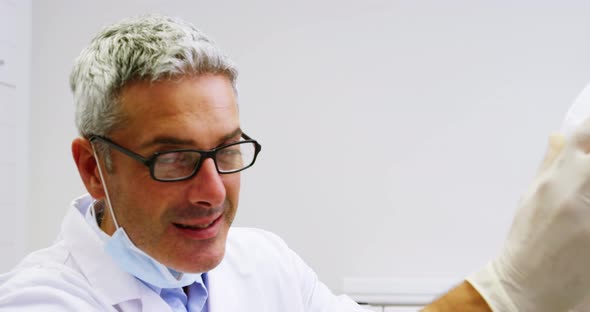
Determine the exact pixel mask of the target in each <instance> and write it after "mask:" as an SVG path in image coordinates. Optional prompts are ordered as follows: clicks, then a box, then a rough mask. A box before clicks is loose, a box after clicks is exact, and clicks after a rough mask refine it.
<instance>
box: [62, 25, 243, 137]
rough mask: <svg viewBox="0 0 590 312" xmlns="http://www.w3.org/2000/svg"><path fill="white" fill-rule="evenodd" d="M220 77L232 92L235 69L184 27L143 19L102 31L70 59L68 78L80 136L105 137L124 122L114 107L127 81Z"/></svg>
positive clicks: (198, 34)
mask: <svg viewBox="0 0 590 312" xmlns="http://www.w3.org/2000/svg"><path fill="white" fill-rule="evenodd" d="M207 73H214V74H224V75H226V76H227V77H228V78H229V79H230V81H231V83H232V86H233V88H234V90H236V91H237V89H236V79H237V69H236V68H235V65H234V64H233V62H232V61H231V60H230V59H229V58H228V57H227V56H226V55H225V54H224V53H223V52H222V51H221V50H220V49H219V48H217V47H216V46H215V44H214V42H213V41H212V40H211V39H209V38H208V37H207V35H205V34H204V33H203V32H201V31H200V30H199V29H197V28H196V27H195V26H193V25H192V24H190V23H187V22H185V21H182V20H180V19H177V18H172V17H166V16H160V15H146V16H140V17H136V18H131V19H127V20H123V21H121V22H119V23H117V24H114V25H112V26H108V27H106V28H105V29H103V30H102V31H101V32H100V33H99V34H98V35H97V36H96V37H94V39H92V41H91V43H90V45H89V46H88V47H87V48H86V49H84V50H83V51H82V53H81V54H80V56H79V57H78V58H77V59H76V62H75V64H74V68H73V70H72V73H71V75H70V87H71V89H72V93H73V96H74V104H75V110H76V126H77V128H78V132H79V133H80V135H82V136H84V137H86V138H88V137H89V136H90V135H103V136H104V135H107V134H109V133H110V132H111V131H112V130H114V129H116V128H118V127H119V126H120V125H121V123H122V122H124V120H125V116H123V115H122V112H121V111H120V107H119V105H118V97H119V95H120V94H119V93H120V91H121V90H122V88H123V87H124V86H125V85H126V84H127V83H129V82H131V81H136V80H149V81H157V80H161V79H173V78H179V77H180V78H181V77H182V76H188V75H200V74H207Z"/></svg>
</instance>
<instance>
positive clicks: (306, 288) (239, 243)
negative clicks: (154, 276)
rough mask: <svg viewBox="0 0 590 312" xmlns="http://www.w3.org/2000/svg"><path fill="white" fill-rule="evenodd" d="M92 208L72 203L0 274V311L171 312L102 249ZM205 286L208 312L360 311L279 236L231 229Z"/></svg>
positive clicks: (83, 201) (86, 198)
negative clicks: (47, 242) (53, 233)
mask: <svg viewBox="0 0 590 312" xmlns="http://www.w3.org/2000/svg"><path fill="white" fill-rule="evenodd" d="M89 205H90V197H89V196H84V197H81V198H79V199H77V200H76V201H74V204H73V206H74V207H72V208H71V209H70V210H69V211H68V213H67V215H66V217H65V218H64V221H63V223H62V228H61V233H60V235H59V237H58V240H57V241H56V243H55V244H54V245H53V246H51V247H49V248H47V249H43V250H40V251H37V252H34V253H32V254H30V255H29V256H27V257H26V258H25V259H24V260H23V261H22V262H21V263H20V264H19V265H18V266H17V267H16V268H15V269H13V270H12V271H10V272H8V273H6V274H3V275H0V311H15V312H17V311H27V312H28V311H47V312H51V311H60V312H62V311H72V312H74V311H75V312H80V311H85V312H86V311H129V312H131V311H154V312H166V311H171V310H170V308H169V306H168V305H167V304H166V302H165V301H164V300H162V299H161V298H160V296H159V295H158V294H156V293H155V292H153V291H152V290H151V289H150V288H149V287H147V286H145V285H144V284H143V283H141V282H140V281H138V280H137V279H136V278H134V277H133V276H131V275H129V274H127V273H125V272H124V271H122V270H121V269H120V268H119V267H118V266H117V264H116V263H115V262H114V261H113V260H112V259H111V258H110V256H109V255H107V254H106V253H105V252H104V251H103V242H102V241H101V240H100V238H99V237H97V235H96V233H95V232H93V230H92V229H91V228H90V226H89V225H88V223H87V222H86V221H85V219H84V214H85V213H86V210H87V209H88V207H89ZM208 281H209V287H208V290H209V308H210V312H232V311H240V312H249V311H252V312H253V311H256V312H303V311H305V312H320V311H321V312H352V311H363V310H362V308H361V307H359V306H358V305H356V303H354V302H353V301H352V300H350V299H349V298H347V297H345V296H334V295H333V294H332V293H331V292H330V291H329V290H328V288H327V287H326V286H325V285H324V284H322V283H321V282H320V281H318V279H317V276H316V275H315V273H314V272H313V271H312V270H311V269H310V268H309V267H308V266H307V265H306V264H305V263H304V262H303V261H302V260H301V259H300V258H299V257H298V256H297V255H296V254H295V253H294V252H293V251H292V250H291V249H289V248H288V247H287V246H286V244H285V243H284V242H283V241H282V240H281V239H280V238H278V237H277V236H275V235H273V234H271V233H269V232H265V231H262V230H257V229H250V228H232V229H231V230H230V232H229V236H228V241H227V247H226V255H225V257H224V259H223V261H222V262H221V263H220V265H219V266H217V267H216V268H215V269H213V270H212V271H210V272H209V273H208Z"/></svg>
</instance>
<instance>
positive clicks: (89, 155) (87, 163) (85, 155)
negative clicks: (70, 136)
mask: <svg viewBox="0 0 590 312" xmlns="http://www.w3.org/2000/svg"><path fill="white" fill-rule="evenodd" d="M72 156H74V162H75V163H76V166H77V167H78V172H79V173H80V177H81V178H82V181H83V182H84V185H85V186H86V190H87V191H88V193H90V195H91V196H92V197H93V198H95V199H102V198H104V197H105V195H104V194H105V193H104V189H103V187H102V183H101V180H100V174H99V173H98V167H97V165H98V163H97V159H96V158H94V153H93V150H92V146H91V143H90V141H88V140H87V139H85V138H82V137H78V138H76V139H74V141H72Z"/></svg>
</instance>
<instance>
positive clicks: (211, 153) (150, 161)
mask: <svg viewBox="0 0 590 312" xmlns="http://www.w3.org/2000/svg"><path fill="white" fill-rule="evenodd" d="M241 137H242V138H243V139H244V140H243V141H239V142H234V143H230V144H225V145H221V146H218V147H216V148H213V149H210V150H197V149H190V148H181V149H172V150H167V151H162V152H155V153H153V154H152V155H151V156H150V157H148V158H145V157H143V156H141V155H140V154H137V153H135V152H133V151H131V150H129V149H127V148H125V147H123V146H121V145H119V144H117V143H115V142H113V141H112V140H110V139H109V138H107V137H104V136H101V135H90V136H89V137H88V141H90V143H93V142H94V141H96V140H99V141H102V142H105V143H107V144H109V145H110V146H112V147H114V148H115V149H117V150H118V151H120V152H122V153H123V154H125V155H127V156H129V157H131V158H133V159H135V160H137V161H138V162H140V163H141V164H143V165H145V166H146V167H148V168H149V170H150V175H151V177H152V179H154V180H156V181H159V182H178V181H184V180H188V179H190V178H192V177H194V176H195V175H196V174H197V172H199V169H200V168H201V165H202V164H203V162H204V161H205V160H207V158H211V159H213V163H214V164H215V169H216V170H217V172H218V173H219V174H231V173H236V172H240V171H243V170H245V169H248V168H250V167H252V166H253V165H254V163H255V162H256V158H257V157H258V153H260V151H261V150H262V145H260V143H258V141H256V140H254V139H252V138H251V137H249V136H248V135H247V134H245V133H243V132H242V135H241ZM245 143H254V157H253V158H252V162H251V163H250V164H249V165H247V166H245V167H243V168H240V169H236V170H230V171H220V170H219V167H218V166H217V159H216V158H215V155H216V154H217V151H219V150H221V149H224V148H227V147H230V146H233V145H238V144H245ZM178 152H196V153H199V154H200V155H201V157H200V158H199V161H198V162H197V164H196V165H195V168H194V169H193V171H192V172H191V173H190V174H189V175H188V176H186V177H182V178H175V179H158V178H156V175H155V173H154V170H155V162H156V159H157V158H158V156H160V155H164V154H169V153H178Z"/></svg>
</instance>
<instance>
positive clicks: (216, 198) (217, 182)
mask: <svg viewBox="0 0 590 312" xmlns="http://www.w3.org/2000/svg"><path fill="white" fill-rule="evenodd" d="M191 182H192V187H191V189H190V191H189V200H190V201H191V203H193V204H195V205H199V206H204V207H219V206H221V205H222V204H223V202H224V201H225V196H226V191H225V185H224V184H223V180H222V179H221V176H220V174H219V173H218V172H217V169H216V167H215V162H214V161H213V159H211V158H207V159H205V160H204V161H203V163H202V164H201V168H199V171H198V172H197V174H196V176H194V177H193V178H192V179H191Z"/></svg>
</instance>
